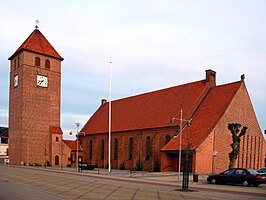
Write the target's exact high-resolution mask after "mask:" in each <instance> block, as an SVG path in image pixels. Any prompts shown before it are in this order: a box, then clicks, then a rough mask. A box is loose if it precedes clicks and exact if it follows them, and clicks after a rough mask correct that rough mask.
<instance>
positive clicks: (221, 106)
mask: <svg viewBox="0 0 266 200" xmlns="http://www.w3.org/2000/svg"><path fill="white" fill-rule="evenodd" d="M241 84H242V82H241V81H239V82H235V83H230V84H225V85H221V86H217V87H213V88H212V89H211V90H210V92H209V93H208V95H207V96H206V98H205V99H204V101H203V102H202V104H201V105H200V107H199V109H198V110H197V111H196V112H195V114H194V116H193V119H192V121H191V123H192V125H191V126H188V127H186V128H185V129H184V131H183V132H182V147H183V148H182V149H195V148H197V147H198V146H199V145H200V144H201V143H202V142H203V141H204V140H205V138H206V137H207V136H208V134H209V133H211V131H212V130H213V129H214V127H215V126H216V124H217V123H218V121H219V120H220V119H221V117H222V116H223V114H224V112H225V111H226V109H227V107H228V106H229V104H230V103H231V101H232V99H233V97H234V96H235V94H236V92H237V91H238V89H239V88H240V86H241ZM188 139H189V140H188ZM179 141H180V137H179V135H178V136H177V137H176V138H173V139H171V140H170V141H169V142H168V143H167V144H166V145H165V146H164V147H163V148H162V149H161V150H162V151H172V150H179Z"/></svg>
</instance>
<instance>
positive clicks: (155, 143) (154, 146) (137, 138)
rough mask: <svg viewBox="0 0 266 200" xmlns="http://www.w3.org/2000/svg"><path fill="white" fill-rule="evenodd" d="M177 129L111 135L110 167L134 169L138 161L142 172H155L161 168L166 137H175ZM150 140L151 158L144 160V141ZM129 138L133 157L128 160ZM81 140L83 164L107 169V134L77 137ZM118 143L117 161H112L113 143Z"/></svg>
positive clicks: (145, 150)
mask: <svg viewBox="0 0 266 200" xmlns="http://www.w3.org/2000/svg"><path fill="white" fill-rule="evenodd" d="M176 129H177V128H158V129H149V130H141V131H128V132H121V133H112V135H111V138H112V143H111V147H112V148H111V166H112V168H120V167H121V165H122V164H123V163H124V165H125V167H126V169H136V167H137V163H138V162H139V161H140V162H141V164H142V167H143V170H147V171H156V170H159V169H160V166H161V154H162V153H161V152H160V148H162V147H163V146H164V144H165V141H166V140H165V138H166V135H167V134H169V135H170V136H171V137H173V135H175V133H176ZM148 136H150V138H151V157H150V159H148V160H147V159H146V157H147V155H146V152H147V149H146V140H147V137H148ZM130 137H132V138H133V144H134V145H133V157H132V160H129V141H130ZM79 138H80V140H82V144H81V145H82V147H83V151H84V162H87V163H92V164H98V166H101V167H108V134H95V135H86V136H85V137H79ZM116 138H117V139H118V141H119V150H118V159H117V160H115V159H114V141H115V139H116ZM102 139H104V142H105V148H104V160H102V159H101V140H102ZM90 140H92V141H93V153H92V154H93V155H92V159H89V153H90V152H89V141H90Z"/></svg>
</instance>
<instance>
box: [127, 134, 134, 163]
mask: <svg viewBox="0 0 266 200" xmlns="http://www.w3.org/2000/svg"><path fill="white" fill-rule="evenodd" d="M132 158H133V138H132V137H131V138H130V139H129V158H128V159H129V160H132Z"/></svg>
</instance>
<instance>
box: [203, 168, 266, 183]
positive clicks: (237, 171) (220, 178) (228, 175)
mask: <svg viewBox="0 0 266 200" xmlns="http://www.w3.org/2000/svg"><path fill="white" fill-rule="evenodd" d="M207 181H208V183H212V184H215V183H221V184H226V183H232V184H242V185H243V186H250V185H253V186H255V187H257V186H259V185H260V184H266V175H265V174H259V173H258V172H257V171H256V170H254V169H247V168H232V169H228V170H226V171H224V172H222V173H220V174H214V175H209V176H208V178H207Z"/></svg>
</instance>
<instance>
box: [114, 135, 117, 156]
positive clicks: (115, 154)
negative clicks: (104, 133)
mask: <svg viewBox="0 0 266 200" xmlns="http://www.w3.org/2000/svg"><path fill="white" fill-rule="evenodd" d="M117 159H118V139H117V138H115V146H114V160H117Z"/></svg>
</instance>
